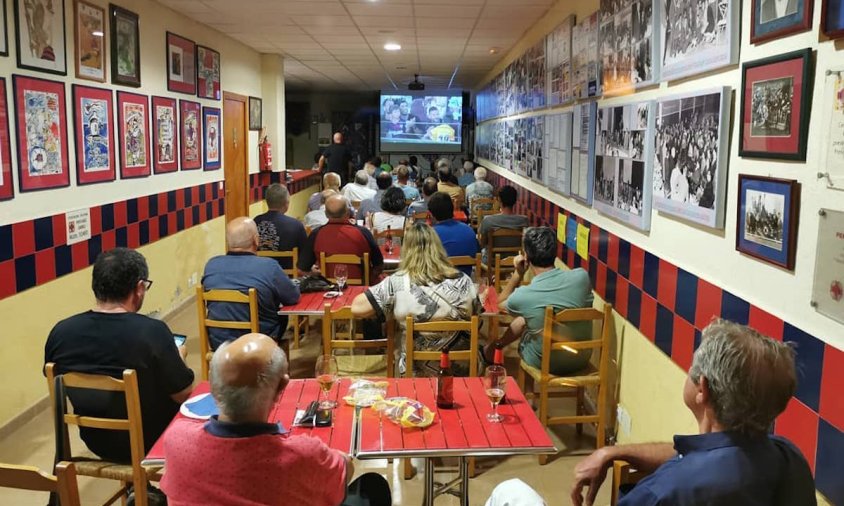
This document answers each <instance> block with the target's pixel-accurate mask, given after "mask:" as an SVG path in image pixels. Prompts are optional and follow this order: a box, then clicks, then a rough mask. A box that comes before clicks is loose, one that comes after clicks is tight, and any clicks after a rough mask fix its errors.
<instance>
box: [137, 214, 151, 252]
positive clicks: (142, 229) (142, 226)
mask: <svg viewBox="0 0 844 506" xmlns="http://www.w3.org/2000/svg"><path fill="white" fill-rule="evenodd" d="M138 239H139V240H140V243H141V246H143V245H144V244H148V243H149V220H144V221H142V222H140V223H139V224H138Z"/></svg>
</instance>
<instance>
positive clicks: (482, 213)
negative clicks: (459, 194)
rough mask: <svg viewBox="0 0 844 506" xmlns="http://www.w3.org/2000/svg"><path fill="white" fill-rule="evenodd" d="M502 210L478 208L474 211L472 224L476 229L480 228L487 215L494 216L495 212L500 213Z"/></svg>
mask: <svg viewBox="0 0 844 506" xmlns="http://www.w3.org/2000/svg"><path fill="white" fill-rule="evenodd" d="M499 212H500V211H498V210H495V209H478V210H477V211H475V212H474V213H472V222H473V223H472V225H473V227H474V228H475V229H478V228H480V226H481V222H482V221H484V218H486V217H487V216H492V215H493V214H498V213H499Z"/></svg>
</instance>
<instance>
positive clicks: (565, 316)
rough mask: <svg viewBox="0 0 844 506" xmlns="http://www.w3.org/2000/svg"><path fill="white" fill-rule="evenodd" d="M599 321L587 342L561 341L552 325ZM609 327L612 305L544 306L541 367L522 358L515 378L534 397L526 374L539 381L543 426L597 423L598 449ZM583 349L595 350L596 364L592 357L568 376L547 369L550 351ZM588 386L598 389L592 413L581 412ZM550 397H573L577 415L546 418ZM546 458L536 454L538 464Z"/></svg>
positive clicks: (601, 443) (603, 418)
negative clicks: (598, 328)
mask: <svg viewBox="0 0 844 506" xmlns="http://www.w3.org/2000/svg"><path fill="white" fill-rule="evenodd" d="M598 320H600V321H601V322H602V326H601V333H600V337H598V338H597V339H591V340H589V341H572V340H564V339H562V338H561V336H560V335H559V333H558V332H556V331H555V329H554V326H555V325H558V324H571V323H578V322H588V323H589V324H590V325H592V324H593V322H595V321H598ZM611 329H612V304H604V309H603V311H599V310H597V309H595V308H583V309H564V310H562V311H560V312H558V313H556V314H555V313H554V309H553V308H552V307H550V306H549V307H546V308H545V325H544V327H543V330H542V364H541V367H540V368H539V369H537V368H535V367H533V366H531V365H528V364H527V363H525V362H524V361H521V363H520V364H519V373H518V378H517V379H518V382H519V387H520V388H521V389H522V391H524V392H525V393H526V395H527V396H528V397H534V398H535V397H536V394H535V393H534V388H533V387H534V385H530V388H529V390H527V389H526V387H527V385H526V380H527V377H528V376H529V377H530V379H531V381H532V382H534V383H538V384H539V394H538V396H539V421H540V422H542V425H544V426H546V427H547V426H549V425H558V424H572V423H573V424H577V432H578V433H580V432H582V430H583V424H584V423H594V424H596V425H597V429H596V431H595V432H596V434H595V440H596V443H597V447H598V448H601V447H602V446H604V433H605V429H604V428H605V426H606V423H607V420H606V405H607V388H608V382H607V370H608V368H609V356H610V351H609V346H610V330H611ZM586 349H592V350H598V354H599V356H598V359H597V366H596V365H595V364H594V363H593V362H595V360H594V356H593V360H592V361H590V363H589V364H588V365H587V366H586V367H585V368H584V369H582V370H580V371H577V372H576V373H573V374H572V375H570V376H555V375H553V374H551V373H550V372H549V369H550V367H551V352H552V351H557V352H569V353H575V352H576V350H586ZM587 387H597V389H598V391H597V406H596V409H595V411H596V412H595V414H583V411H584V408H585V399H584V393H585V390H586V388H587ZM551 388H563V389H565V391H562V392H559V391H558V392H554V393H551V392H549V389H551ZM549 397H576V398H577V411H576V415H574V416H555V417H549V416H548V398H549ZM547 459H548V457H547V456H545V455H541V456H540V457H539V463H540V465H544V464H545V463H546V462H547Z"/></svg>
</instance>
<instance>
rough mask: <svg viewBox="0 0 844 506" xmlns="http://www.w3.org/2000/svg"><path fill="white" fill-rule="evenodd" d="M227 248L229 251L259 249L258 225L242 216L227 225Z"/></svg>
mask: <svg viewBox="0 0 844 506" xmlns="http://www.w3.org/2000/svg"><path fill="white" fill-rule="evenodd" d="M226 248H228V250H229V251H252V252H255V251H258V226H257V225H255V222H254V221H252V219H251V218H247V217H246V216H242V217H240V218H235V219H233V220H232V221H230V222H229V223H228V225H226Z"/></svg>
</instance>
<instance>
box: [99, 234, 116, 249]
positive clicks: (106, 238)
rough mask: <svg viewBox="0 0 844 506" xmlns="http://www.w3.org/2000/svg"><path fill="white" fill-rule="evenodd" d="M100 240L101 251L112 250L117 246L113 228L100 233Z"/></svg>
mask: <svg viewBox="0 0 844 506" xmlns="http://www.w3.org/2000/svg"><path fill="white" fill-rule="evenodd" d="M100 239H101V240H102V245H103V251H109V250H113V249H114V248H116V247H117V232H116V231H114V230H106V231H105V232H103V233H102V234H101V235H100Z"/></svg>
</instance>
